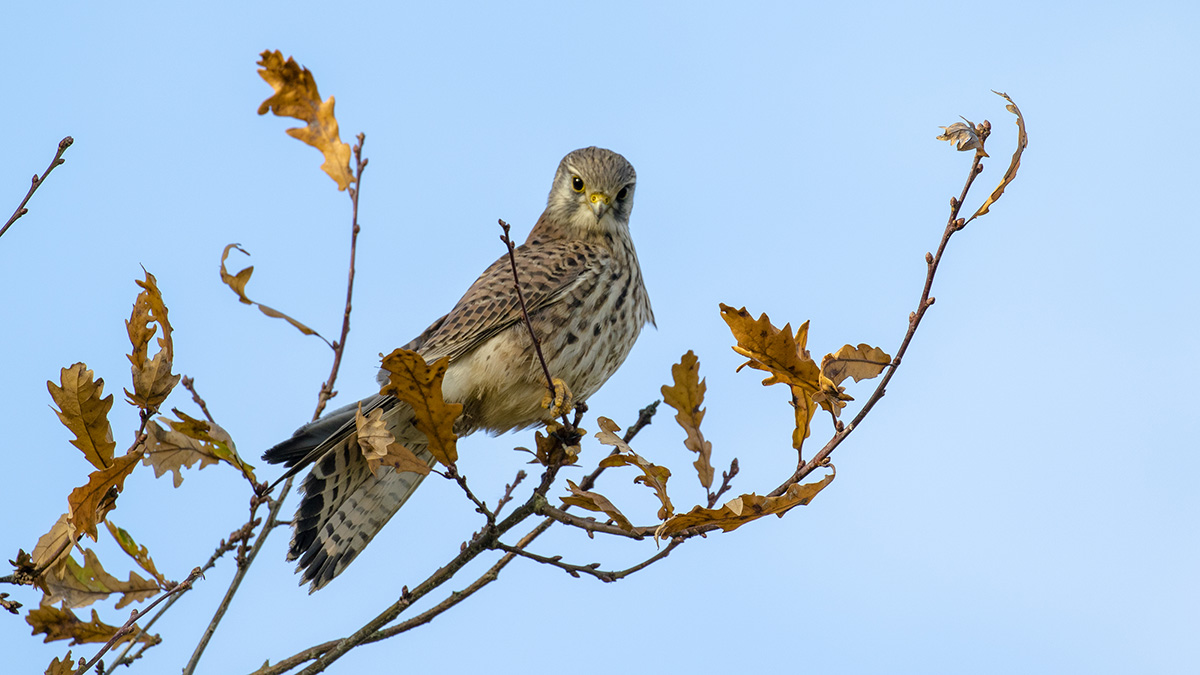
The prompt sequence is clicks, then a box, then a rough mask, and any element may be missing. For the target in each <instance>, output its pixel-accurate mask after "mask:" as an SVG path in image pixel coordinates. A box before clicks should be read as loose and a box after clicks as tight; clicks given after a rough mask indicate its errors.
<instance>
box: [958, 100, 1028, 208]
mask: <svg viewBox="0 0 1200 675" xmlns="http://www.w3.org/2000/svg"><path fill="white" fill-rule="evenodd" d="M992 93H994V94H996V95H997V96H1003V97H1004V100H1006V101H1008V105H1006V106H1004V108H1005V110H1008V111H1009V112H1010V113H1012V114H1014V115H1016V116H1017V149H1016V150H1014V151H1013V156H1012V159H1011V160H1010V161H1009V163H1008V169H1007V170H1006V171H1005V172H1004V177H1003V178H1001V179H1000V184H999V185H997V186H996V189H995V190H992V194H990V195H988V198H987V199H986V200H985V201H984V202H983V206H980V207H979V210H977V211H975V213H974V215H972V216H971V217H970V218H968V219H967V222H971V221H972V220H975V219H976V218H978V217H979V216H982V215H984V214H985V213H987V212H988V209H990V208H991V206H992V204H994V203H996V200H997V199H1000V195H1002V194H1004V189H1005V188H1007V187H1008V184H1009V183H1011V182H1013V179H1014V178H1016V177H1017V171H1018V170H1019V169H1020V168H1021V154H1022V153H1024V152H1025V147H1026V146H1028V145H1029V136H1028V135H1026V133H1025V118H1024V117H1023V116H1022V115H1021V109H1020V108H1018V107H1017V104H1016V103H1013V100H1012V99H1011V98H1009V97H1008V94H1002V93H1000V92H998V91H995V90H992Z"/></svg>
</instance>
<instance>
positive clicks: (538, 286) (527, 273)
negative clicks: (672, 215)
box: [414, 240, 611, 361]
mask: <svg viewBox="0 0 1200 675" xmlns="http://www.w3.org/2000/svg"><path fill="white" fill-rule="evenodd" d="M515 257H516V261H517V274H518V276H519V277H520V279H521V294H522V295H523V296H524V297H525V306H526V308H527V309H528V311H529V313H530V314H533V313H534V312H536V311H537V310H539V309H541V308H543V307H546V306H548V305H552V304H553V303H555V302H557V301H558V300H559V299H561V298H563V297H564V296H565V295H567V294H569V293H570V292H571V291H572V290H573V289H574V288H575V287H576V286H577V285H578V284H580V283H583V282H585V281H587V280H589V279H593V278H595V277H596V276H597V275H600V274H604V271H605V269H607V268H608V266H609V263H610V261H611V254H610V253H609V251H608V250H607V249H605V248H604V247H602V246H597V245H595V244H590V243H587V242H582V241H578V240H575V241H566V240H556V241H549V242H544V243H542V242H539V243H530V244H523V245H521V246H519V247H517V249H516V251H515ZM523 320H524V319H523V318H522V316H521V304H520V301H519V300H518V298H517V291H516V286H515V285H514V283H513V276H512V267H511V263H510V262H509V259H508V255H507V254H506V255H504V256H502V257H501V258H500V259H499V260H497V261H496V262H494V263H492V265H491V266H490V267H488V268H487V269H486V270H484V272H483V274H481V275H480V276H479V278H478V279H476V280H475V283H473V284H471V288H469V289H467V292H466V294H464V295H463V297H462V299H460V300H459V301H458V304H456V305H455V306H454V309H452V310H450V313H449V314H447V315H446V316H444V317H442V318H441V319H439V320H438V321H437V322H435V323H434V325H433V326H430V329H432V330H426V331H425V333H422V334H421V337H420V338H418V339H417V340H414V342H419V343H420V344H419V345H418V347H417V349H418V351H419V352H420V353H421V356H423V357H424V358H425V360H426V361H436V360H437V359H440V358H442V357H443V356H449V357H450V360H451V361H453V360H455V359H457V358H458V357H459V356H462V355H463V354H466V353H467V352H469V351H471V350H472V349H474V348H476V347H478V346H479V345H480V344H482V343H483V342H484V341H486V340H487V339H488V338H490V337H492V336H493V335H495V334H497V333H499V332H500V331H502V330H504V329H505V328H508V327H509V326H511V325H513V324H514V323H517V322H518V321H523Z"/></svg>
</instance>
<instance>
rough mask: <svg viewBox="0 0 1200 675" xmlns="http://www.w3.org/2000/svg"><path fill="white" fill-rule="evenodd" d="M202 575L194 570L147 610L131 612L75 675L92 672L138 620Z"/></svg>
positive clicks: (198, 570)
mask: <svg viewBox="0 0 1200 675" xmlns="http://www.w3.org/2000/svg"><path fill="white" fill-rule="evenodd" d="M201 574H202V573H201V570H200V568H199V567H197V568H195V569H193V570H192V573H191V574H189V575H188V577H187V578H186V579H184V580H183V581H181V582H179V583H177V584H175V585H174V586H172V587H171V588H169V589H167V590H166V592H164V593H163V594H162V595H160V596H158V597H157V598H155V599H154V602H152V603H150V604H149V605H148V606H147V607H146V609H143V610H141V611H140V612H139V611H138V610H136V609H135V610H133V611H132V612H130V613H129V620H128V621H126V622H125V625H124V626H121V627H120V628H119V629H117V632H116V633H114V634H113V636H112V637H111V638H109V639H108V642H106V643H104V646H103V647H101V648H100V651H99V652H97V653H96V655H95V656H93V657H92V660H91V661H88V662H87V663H85V664H84V665H83V666H82V667H80V668H79V670H77V671H75V675H84V673H86V672H88V671H89V670H91V669H92V666H94V665H96V662H97V661H99V660H100V658H101V657H102V656H104V655H105V654H107V653H108V650H110V649H112V647H113V645H115V644H116V643H117V641H119V640H120V639H121V638H123V637H125V636H126V635H128V634H129V633H130V632H132V631H133V627H134V624H135V623H137V620H138V619H140V618H142V617H143V616H145V615H146V614H147V613H148V612H149V611H150V610H152V609H154V608H155V607H156V606H157V605H158V603H160V602H162V601H163V600H166V599H167V598H168V597H170V596H172V595H174V594H176V593H178V592H180V591H185V590H187V589H189V588H191V586H192V582H193V581H195V580H196V579H197V578H198V577H200V576H201Z"/></svg>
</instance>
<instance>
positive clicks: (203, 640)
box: [183, 478, 292, 675]
mask: <svg viewBox="0 0 1200 675" xmlns="http://www.w3.org/2000/svg"><path fill="white" fill-rule="evenodd" d="M291 488H292V479H291V478H289V479H287V481H286V482H284V484H283V488H282V489H281V490H280V491H279V497H278V498H277V499H275V500H273V501H271V510H270V511H269V512H268V513H267V522H266V523H265V524H264V525H263V528H262V530H260V531H259V533H258V539H256V540H255V541H254V548H252V549H250V553H249V554H248V555H246V556H245V557H244V559H243V560H241V561H239V565H238V568H237V572H235V573H234V575H233V581H231V582H230V583H229V588H228V589H227V590H226V591H225V597H224V598H223V599H222V600H221V604H220V605H218V606H217V611H216V613H214V614H213V618H212V620H211V621H209V622H208V627H207V628H205V629H204V635H202V636H201V637H200V642H199V644H197V645H196V649H195V651H193V652H192V658H191V659H189V660H188V664H187V666H186V667H185V668H184V669H183V673H184V675H191V674H192V673H193V672H195V670H196V665H197V664H198V663H200V657H201V656H202V655H203V654H204V649H205V648H206V647H207V646H208V641H209V640H211V639H212V636H213V634H214V633H216V632H217V625H218V624H220V623H221V619H222V618H224V617H225V612H226V610H228V609H229V604H230V603H231V602H233V596H234V595H236V594H237V591H238V587H240V586H241V585H242V580H243V579H245V578H246V573H247V572H249V571H250V565H252V564H254V559H255V558H257V557H258V553H259V551H261V550H262V547H263V544H264V543H265V542H266V541H267V537H268V536H269V535H270V534H271V530H273V529H275V527H274V525H275V520H276V518H278V517H279V509H280V508H281V507H282V506H283V500H284V498H285V497H287V494H288V491H289V490H290V489H291Z"/></svg>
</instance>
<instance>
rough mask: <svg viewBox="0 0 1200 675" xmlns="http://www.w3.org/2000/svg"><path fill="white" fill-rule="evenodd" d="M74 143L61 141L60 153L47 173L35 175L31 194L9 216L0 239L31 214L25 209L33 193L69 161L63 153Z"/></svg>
mask: <svg viewBox="0 0 1200 675" xmlns="http://www.w3.org/2000/svg"><path fill="white" fill-rule="evenodd" d="M74 142H75V139H74V138H71V137H70V136H67V137H66V138H64V139H62V140H61V141H59V142H58V152H56V153H54V159H53V160H51V162H50V166H48V167H46V172H45V173H43V174H42V175H41V177H39V176H38V175H37V174H36V173H35V174H33V184H32V185H30V186H29V192H26V193H25V199H22V200H21V203H20V204H19V205H17V210H16V211H13V214H12V215H11V216H9V218H8V222H6V223H4V227H0V237H3V236H4V233H5V232H7V231H8V228H9V227H12V224H13V223H15V222H17V219H18V218H20V217H21V216H23V215H25V214H26V213H29V209H27V208H25V205H26V204H28V203H29V198H30V197H32V196H33V193H35V192H37V189H38V188H39V187H41V186H42V183H44V182H45V181H46V176H49V175H50V172H51V171H53V170H54V167H56V166H58V165H59V164H62V163H63V162H65V161H67V160H65V159H63V158H62V156H63V153H64V152H66V151H67V148H69V147H71V144H72V143H74Z"/></svg>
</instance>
